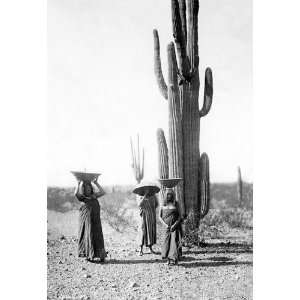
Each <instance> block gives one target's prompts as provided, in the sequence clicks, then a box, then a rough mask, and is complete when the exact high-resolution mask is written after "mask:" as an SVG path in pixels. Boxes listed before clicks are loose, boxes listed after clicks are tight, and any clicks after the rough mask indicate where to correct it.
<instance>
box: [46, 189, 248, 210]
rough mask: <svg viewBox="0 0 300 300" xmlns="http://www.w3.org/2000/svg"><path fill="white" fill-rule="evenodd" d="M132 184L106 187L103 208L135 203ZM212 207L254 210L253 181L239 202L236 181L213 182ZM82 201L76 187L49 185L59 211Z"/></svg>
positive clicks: (49, 203)
mask: <svg viewBox="0 0 300 300" xmlns="http://www.w3.org/2000/svg"><path fill="white" fill-rule="evenodd" d="M132 188H133V187H132V186H108V187H104V189H105V191H106V192H107V194H106V195H105V196H104V197H103V198H102V199H101V203H102V208H103V209H105V208H106V206H111V205H112V204H115V205H116V206H120V205H121V206H122V205H123V204H124V203H125V202H126V201H127V202H128V201H129V202H131V204H132V205H134V203H135V201H134V195H133V194H132V193H131V190H132ZM211 198H212V201H211V208H212V209H214V208H215V209H224V208H226V209H228V208H243V209H246V210H252V206H253V204H252V198H253V188H252V183H244V188H243V203H239V201H238V196H237V187H236V183H213V184H211ZM80 205H81V203H80V202H79V201H78V200H77V199H76V198H75V197H74V187H73V188H69V187H65V188H64V187H48V189H47V208H48V209H50V210H55V211H59V212H67V211H69V210H73V209H78V208H79V207H80Z"/></svg>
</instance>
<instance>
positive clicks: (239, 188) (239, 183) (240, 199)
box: [237, 167, 243, 205]
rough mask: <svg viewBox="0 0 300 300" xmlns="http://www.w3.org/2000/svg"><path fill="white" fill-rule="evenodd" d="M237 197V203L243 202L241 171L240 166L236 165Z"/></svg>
mask: <svg viewBox="0 0 300 300" xmlns="http://www.w3.org/2000/svg"><path fill="white" fill-rule="evenodd" d="M237 199H238V203H239V205H241V204H242V202H243V180H242V172H241V168H240V167H238V178H237Z"/></svg>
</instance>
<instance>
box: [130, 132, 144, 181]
mask: <svg viewBox="0 0 300 300" xmlns="http://www.w3.org/2000/svg"><path fill="white" fill-rule="evenodd" d="M130 145H131V158H132V163H131V168H132V170H133V175H134V177H135V180H136V181H137V183H140V182H141V181H142V179H143V178H144V148H143V151H142V160H141V157H140V141H139V135H138V136H137V149H136V150H135V149H134V147H133V142H132V138H130Z"/></svg>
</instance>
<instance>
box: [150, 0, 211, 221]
mask: <svg viewBox="0 0 300 300" xmlns="http://www.w3.org/2000/svg"><path fill="white" fill-rule="evenodd" d="M171 9H172V29H173V37H174V44H175V47H174V44H173V42H171V43H170V44H169V45H168V48H167V54H168V70H169V71H168V73H169V79H168V85H167V84H166V82H165V80H164V76H163V73H162V68H161V59H160V45H159V36H158V31H157V30H156V29H154V31H153V36H154V72H155V75H156V79H157V83H158V86H159V90H160V92H161V94H162V96H163V97H164V98H165V99H167V100H168V107H169V110H168V111H169V138H168V145H169V173H170V174H169V175H170V177H183V179H184V180H183V182H182V183H181V184H179V185H178V186H177V187H176V188H175V192H176V196H177V199H178V202H179V204H180V209H181V214H182V215H186V214H187V215H188V217H189V219H190V220H191V221H192V223H194V224H195V226H197V225H198V222H199V218H200V208H201V205H200V203H199V199H202V198H201V196H200V193H201V187H200V186H199V184H200V181H199V180H198V178H199V172H198V162H199V159H200V149H199V141H200V118H202V117H204V116H205V115H207V114H208V112H209V110H210V107H211V103H212V95H213V79H212V71H211V69H210V68H207V69H206V70H205V86H204V101H203V106H202V108H201V109H200V110H199V101H198V98H199V89H200V80H199V56H198V11H199V1H198V0H171ZM175 48H176V54H177V55H176V54H175ZM176 56H177V59H176Z"/></svg>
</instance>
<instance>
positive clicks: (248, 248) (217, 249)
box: [184, 242, 253, 254]
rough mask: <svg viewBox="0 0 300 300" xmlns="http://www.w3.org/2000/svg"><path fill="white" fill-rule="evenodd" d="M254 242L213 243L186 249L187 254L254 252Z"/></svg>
mask: <svg viewBox="0 0 300 300" xmlns="http://www.w3.org/2000/svg"><path fill="white" fill-rule="evenodd" d="M252 246H253V245H252V243H231V242H230V243H225V242H219V243H211V244H204V245H202V247H201V248H197V249H194V248H193V249H191V250H190V249H188V250H185V251H184V253H185V254H210V253H236V254H239V253H253V250H252Z"/></svg>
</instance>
